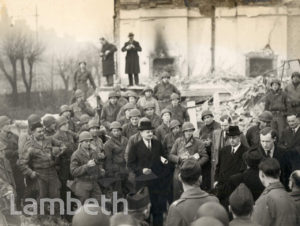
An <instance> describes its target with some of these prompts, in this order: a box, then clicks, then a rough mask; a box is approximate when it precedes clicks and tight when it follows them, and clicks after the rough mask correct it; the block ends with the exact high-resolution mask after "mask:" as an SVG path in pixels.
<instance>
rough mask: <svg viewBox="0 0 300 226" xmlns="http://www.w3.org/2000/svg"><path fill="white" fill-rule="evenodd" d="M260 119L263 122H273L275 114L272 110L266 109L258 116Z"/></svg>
mask: <svg viewBox="0 0 300 226" xmlns="http://www.w3.org/2000/svg"><path fill="white" fill-rule="evenodd" d="M258 119H259V120H260V121H263V122H271V121H272V120H273V114H272V113H271V112H270V111H264V112H263V113H261V114H260V115H259V116H258Z"/></svg>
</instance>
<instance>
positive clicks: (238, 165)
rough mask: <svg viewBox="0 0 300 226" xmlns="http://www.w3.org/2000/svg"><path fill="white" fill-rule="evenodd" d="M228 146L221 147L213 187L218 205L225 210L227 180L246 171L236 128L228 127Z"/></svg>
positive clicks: (243, 151)
mask: <svg viewBox="0 0 300 226" xmlns="http://www.w3.org/2000/svg"><path fill="white" fill-rule="evenodd" d="M227 135H228V136H229V142H230V145H227V146H225V147H223V148H222V149H221V150H220V153H219V160H218V164H217V168H216V175H215V184H214V185H215V187H216V191H217V196H218V198H219V200H220V203H221V204H222V205H223V206H224V207H225V208H227V207H228V197H229V195H230V194H229V192H228V191H229V184H228V181H229V178H230V177H231V176H232V175H234V174H237V173H240V172H243V171H244V170H245V169H246V164H245V162H244V160H243V154H244V153H245V152H246V151H247V149H248V148H247V147H245V146H244V145H243V144H242V143H241V138H240V135H241V132H240V129H239V127H238V126H230V127H229V130H228V134H227Z"/></svg>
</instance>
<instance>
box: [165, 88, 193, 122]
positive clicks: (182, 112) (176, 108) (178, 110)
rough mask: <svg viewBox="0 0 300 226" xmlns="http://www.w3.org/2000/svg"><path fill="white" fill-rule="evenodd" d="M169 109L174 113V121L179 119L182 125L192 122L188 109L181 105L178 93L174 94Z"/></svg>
mask: <svg viewBox="0 0 300 226" xmlns="http://www.w3.org/2000/svg"><path fill="white" fill-rule="evenodd" d="M167 108H168V109H170V111H171V112H172V119H177V120H178V121H179V122H180V123H181V124H182V123H184V122H188V121H190V116H189V114H188V112H187V109H186V108H185V107H184V106H183V105H182V104H180V96H179V95H178V94H177V93H172V95H171V104H170V105H168V106H167Z"/></svg>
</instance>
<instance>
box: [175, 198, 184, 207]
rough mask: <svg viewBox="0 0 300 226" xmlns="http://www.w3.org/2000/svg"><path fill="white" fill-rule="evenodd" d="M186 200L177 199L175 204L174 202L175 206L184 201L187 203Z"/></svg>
mask: <svg viewBox="0 0 300 226" xmlns="http://www.w3.org/2000/svg"><path fill="white" fill-rule="evenodd" d="M185 200H186V199H177V200H176V201H175V202H173V205H174V206H177V205H178V204H179V203H182V202H183V201H185Z"/></svg>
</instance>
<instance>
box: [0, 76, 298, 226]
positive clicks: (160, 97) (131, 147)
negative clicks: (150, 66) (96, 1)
mask: <svg viewBox="0 0 300 226" xmlns="http://www.w3.org/2000/svg"><path fill="white" fill-rule="evenodd" d="M169 80H170V75H169V74H168V73H163V74H162V77H161V82H160V83H159V84H157V85H156V86H155V87H154V88H153V89H152V88H151V87H145V88H144V90H143V92H142V94H141V96H139V95H138V94H137V93H135V92H134V91H128V92H127V93H126V96H122V95H121V92H120V89H118V88H115V89H114V90H113V91H111V92H110V93H109V95H108V101H107V102H106V103H104V104H103V106H98V107H97V108H96V109H93V108H92V107H91V105H90V104H89V103H88V102H87V101H86V89H85V87H84V90H83V91H82V90H80V89H77V90H76V92H75V101H74V103H72V104H71V105H63V106H61V107H60V112H59V117H58V118H57V119H55V118H54V117H53V116H46V117H44V118H43V120H42V119H41V118H40V117H39V116H38V115H36V114H32V115H30V116H29V118H28V133H27V134H21V136H20V137H18V136H17V135H16V134H14V132H13V130H12V127H13V126H12V125H11V124H12V120H11V119H10V118H8V117H7V116H0V161H1V164H0V198H1V211H0V212H1V216H2V217H1V219H2V222H0V224H1V225H2V224H3V225H4V223H5V222H6V224H8V225H9V224H16V225H18V224H19V223H20V222H18V219H16V217H14V216H12V215H10V214H9V206H10V205H11V203H9V202H7V199H9V197H11V196H10V195H11V194H14V197H15V200H14V202H15V205H16V209H18V210H22V207H23V206H24V205H25V204H26V202H25V200H26V198H35V199H42V198H50V199H54V198H61V199H62V200H66V194H67V192H71V193H72V197H76V198H77V199H79V200H80V201H81V202H82V203H84V202H85V201H86V200H87V199H89V198H94V199H96V200H98V201H99V203H101V195H106V196H107V197H111V196H112V194H113V192H117V196H118V197H119V198H125V199H126V200H127V201H128V210H129V215H124V214H121V213H117V214H115V215H114V216H112V217H111V219H110V223H109V219H108V216H106V215H105V214H103V213H102V212H101V213H99V214H97V215H96V216H92V215H88V214H86V213H85V212H84V211H82V210H81V209H79V210H78V212H77V214H76V215H75V216H74V217H73V225H109V224H111V225H121V224H122V225H153V226H161V225H168V226H185V225H186V226H187V225H191V224H192V225H216V226H217V225H262V226H269V225H270V226H273V225H278V226H279V225H289V226H294V225H295V226H296V225H299V224H300V221H299V215H300V214H299V213H300V206H299V205H300V171H299V170H300V129H299V127H300V85H299V84H300V74H299V73H298V72H296V73H293V74H292V79H291V83H290V84H289V85H288V86H287V87H285V89H284V91H283V89H281V82H280V81H279V80H272V82H271V84H270V90H269V91H268V92H267V94H266V102H265V103H266V104H265V111H263V112H261V114H260V115H259V117H258V121H257V122H256V121H255V123H254V125H253V126H251V127H250V128H248V130H247V132H246V134H243V132H241V131H240V128H239V124H238V121H237V122H235V121H234V120H233V119H232V116H230V115H226V114H224V115H222V116H221V117H220V119H219V122H217V121H216V120H215V118H214V113H213V112H212V111H210V110H204V111H203V112H202V113H201V119H202V121H201V122H200V124H199V129H198V130H196V129H195V126H194V125H193V124H192V123H191V122H190V118H189V114H188V111H187V108H186V107H185V106H184V105H183V104H182V103H181V94H180V91H179V90H178V89H177V88H176V87H175V86H174V85H173V84H171V83H170V81H169ZM76 88H79V87H76ZM5 200H6V202H5ZM45 208H46V207H45ZM74 208H76V207H74ZM90 208H97V207H90ZM105 208H107V209H111V208H112V206H106V207H105ZM117 209H118V211H120V212H122V211H123V209H124V206H122V205H120V206H118V207H117ZM45 211H46V213H48V212H47V209H46V210H45ZM56 213H57V212H56ZM48 214H49V213H48ZM62 217H65V218H66V219H67V220H69V221H71V218H69V216H62ZM230 220H232V221H231V222H230V223H229V221H230Z"/></svg>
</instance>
